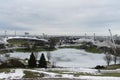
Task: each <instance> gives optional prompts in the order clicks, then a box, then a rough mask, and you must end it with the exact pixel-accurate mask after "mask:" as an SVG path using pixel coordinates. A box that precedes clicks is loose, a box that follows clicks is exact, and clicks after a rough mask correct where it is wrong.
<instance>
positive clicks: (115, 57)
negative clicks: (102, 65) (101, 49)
mask: <svg viewBox="0 0 120 80" xmlns="http://www.w3.org/2000/svg"><path fill="white" fill-rule="evenodd" d="M109 32H110V37H111V40H112V43H113V48H112V49H113V51H114V62H115V64H116V61H117V56H116V53H117V52H116V48H117V46H116V44H115V40H114V39H113V36H112V32H111V30H110V29H109Z"/></svg>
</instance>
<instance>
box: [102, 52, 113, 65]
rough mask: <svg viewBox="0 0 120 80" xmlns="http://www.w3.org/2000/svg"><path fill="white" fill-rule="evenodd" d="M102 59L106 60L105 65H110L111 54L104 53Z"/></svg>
mask: <svg viewBox="0 0 120 80" xmlns="http://www.w3.org/2000/svg"><path fill="white" fill-rule="evenodd" d="M104 60H105V61H106V63H107V66H109V65H110V62H111V61H112V56H111V54H109V53H105V57H104Z"/></svg>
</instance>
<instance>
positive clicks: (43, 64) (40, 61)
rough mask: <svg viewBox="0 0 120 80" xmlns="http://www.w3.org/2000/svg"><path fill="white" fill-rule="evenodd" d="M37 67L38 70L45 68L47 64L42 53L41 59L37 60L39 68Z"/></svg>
mask: <svg viewBox="0 0 120 80" xmlns="http://www.w3.org/2000/svg"><path fill="white" fill-rule="evenodd" d="M38 67H39V68H47V62H46V60H45V56H44V54H43V53H42V55H41V58H40V60H39V66H38Z"/></svg>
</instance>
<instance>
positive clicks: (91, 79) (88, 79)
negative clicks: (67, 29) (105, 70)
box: [0, 68, 120, 80]
mask: <svg viewBox="0 0 120 80" xmlns="http://www.w3.org/2000/svg"><path fill="white" fill-rule="evenodd" d="M61 69H62V70H68V71H70V72H73V73H76V72H86V73H89V72H90V73H92V74H98V72H97V71H96V70H95V69H87V68H86V69H85V68H84V69H78V70H77V69H75V68H73V69H72V71H71V68H56V69H52V70H61ZM25 70H26V71H31V72H38V73H44V74H45V75H46V76H45V77H44V78H69V79H74V80H75V79H83V80H84V79H85V80H120V77H101V76H78V77H75V76H74V75H72V74H59V73H53V72H47V70H48V69H34V70H32V69H12V70H11V71H10V72H8V73H5V72H2V73H0V80H1V79H5V80H12V79H22V77H23V76H24V75H25V74H24V72H23V71H25ZM79 70H82V71H79ZM116 71H118V72H120V70H116Z"/></svg>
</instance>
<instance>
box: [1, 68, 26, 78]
mask: <svg viewBox="0 0 120 80" xmlns="http://www.w3.org/2000/svg"><path fill="white" fill-rule="evenodd" d="M23 76H24V73H23V70H22V69H15V70H14V69H12V70H11V71H10V72H7V73H6V72H2V73H0V79H6V80H12V79H21V78H22V77H23Z"/></svg>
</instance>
